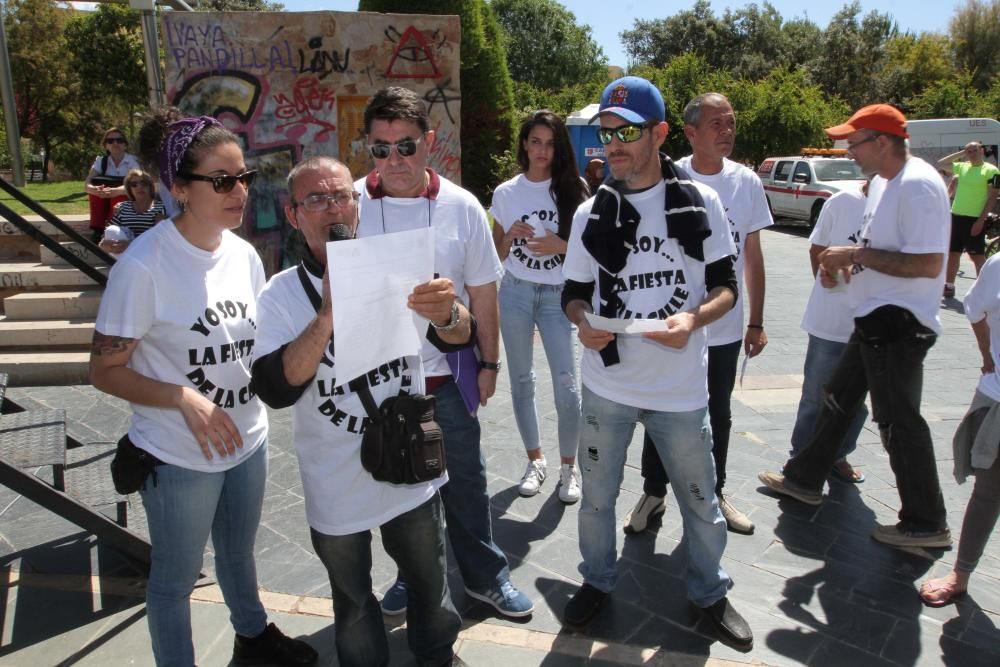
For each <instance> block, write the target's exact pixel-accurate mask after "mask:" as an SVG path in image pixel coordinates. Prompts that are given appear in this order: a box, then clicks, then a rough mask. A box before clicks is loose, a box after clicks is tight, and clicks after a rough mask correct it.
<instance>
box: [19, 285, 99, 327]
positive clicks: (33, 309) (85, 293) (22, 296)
mask: <svg viewBox="0 0 1000 667" xmlns="http://www.w3.org/2000/svg"><path fill="white" fill-rule="evenodd" d="M102 294H103V292H102V291H101V290H99V289H93V290H65V291H58V292H20V293H18V294H15V295H13V296H8V297H7V298H5V299H4V300H3V306H4V314H5V315H6V316H7V319H8V320H56V319H78V318H91V319H92V318H95V317H97V309H98V307H99V306H100V305H101V295H102Z"/></svg>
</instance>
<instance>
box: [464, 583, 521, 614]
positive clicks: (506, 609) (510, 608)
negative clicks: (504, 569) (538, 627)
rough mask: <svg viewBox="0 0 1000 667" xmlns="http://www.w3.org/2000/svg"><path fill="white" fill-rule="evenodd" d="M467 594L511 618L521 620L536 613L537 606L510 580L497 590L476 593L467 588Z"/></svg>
mask: <svg viewBox="0 0 1000 667" xmlns="http://www.w3.org/2000/svg"><path fill="white" fill-rule="evenodd" d="M465 594H466V595H468V596H469V597H470V598H475V599H476V600H479V601H481V602H485V603H487V604H491V605H493V606H494V607H495V608H496V610H497V611H498V612H500V613H501V614H503V615H504V616H509V617H511V618H521V617H523V616H530V615H531V612H533V611H535V605H534V604H533V603H532V602H531V599H530V598H528V596H527V595H525V594H524V593H522V592H521V591H519V590H517V588H515V587H514V584H512V583H510V579H508V580H507V581H505V582H503V583H502V584H500V586H498V587H497V588H491V589H490V590H487V591H483V592H476V591H474V590H472V589H471V588H468V587H466V589H465Z"/></svg>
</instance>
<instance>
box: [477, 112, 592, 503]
mask: <svg viewBox="0 0 1000 667" xmlns="http://www.w3.org/2000/svg"><path fill="white" fill-rule="evenodd" d="M517 162H518V164H519V165H520V166H521V173H520V174H518V175H517V176H515V177H514V178H512V179H511V180H509V181H507V182H506V183H503V184H501V185H500V186H498V187H497V189H496V192H494V193H493V205H492V207H491V208H490V214H491V215H492V216H493V218H494V220H495V222H494V225H493V241H494V243H495V244H496V247H497V253H499V255H500V259H502V260H503V261H504V269H505V273H504V277H503V282H502V283H501V285H500V333H501V336H502V337H503V343H504V349H505V350H506V352H507V368H508V372H509V374H510V387H511V395H512V397H513V403H514V417H515V420H516V422H517V429H518V431H519V432H520V434H521V440H522V441H523V442H524V448H525V450H526V451H527V454H528V464H527V468H526V470H525V473H524V476H523V477H522V478H521V482H520V485H519V487H518V491H519V492H520V494H521V495H522V496H526V497H527V496H533V495H535V494H536V493H538V491H539V489H540V487H541V485H542V483H543V482H544V481H545V478H546V476H547V474H548V471H547V464H546V461H545V454H544V452H543V451H542V448H541V440H540V435H539V430H538V415H537V412H536V409H535V372H534V368H533V354H534V349H533V348H534V336H535V327H536V326H537V328H538V332H539V334H540V335H541V338H542V345H543V346H544V348H545V356H546V358H547V359H548V362H549V370H550V371H551V373H552V385H553V392H554V395H555V406H556V414H557V417H558V433H559V457H560V462H561V465H560V471H559V499H560V500H562V501H563V502H565V503H575V502H576V501H578V500H579V499H580V487H579V481H578V480H577V472H576V449H577V445H578V442H579V438H580V391H579V386H578V380H577V374H576V363H575V353H574V352H575V343H574V340H575V336H574V334H573V325H572V324H570V322H569V320H567V319H566V316H565V315H564V314H563V311H562V306H561V304H560V298H561V294H562V286H563V277H562V263H563V257H564V255H565V253H566V241H567V239H568V238H569V230H570V224H571V223H572V221H573V215H574V213H576V209H577V207H578V206H579V205H580V204H581V203H583V201H584V200H585V199H587V196H588V192H587V185H586V184H585V183H584V181H583V180H582V179H581V178H580V172H579V170H578V169H577V166H576V158H575V156H574V154H573V147H572V145H571V144H570V141H569V133H568V132H567V131H566V125H565V123H563V120H562V119H561V118H560V117H559V116H557V115H556V114H554V113H552V112H551V111H548V110H545V109H543V110H541V111H536V112H535V113H533V114H531V116H529V117H528V118H527V119H525V121H524V122H523V123H522V124H521V131H520V133H519V135H518V139H517Z"/></svg>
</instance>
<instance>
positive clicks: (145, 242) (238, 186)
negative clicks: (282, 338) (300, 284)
mask: <svg viewBox="0 0 1000 667" xmlns="http://www.w3.org/2000/svg"><path fill="white" fill-rule="evenodd" d="M140 136H141V137H144V138H145V139H146V140H155V141H157V144H158V146H159V159H158V162H159V174H160V179H161V180H162V181H163V183H164V184H165V186H166V187H167V188H169V190H170V192H171V193H172V194H173V196H174V197H175V198H176V200H177V202H178V204H179V205H180V209H181V212H180V213H179V214H178V215H176V216H174V217H172V218H170V219H169V220H165V221H163V222H161V223H160V224H158V225H156V226H155V227H153V228H152V229H150V230H149V231H148V232H146V233H145V234H143V235H142V236H140V237H139V238H138V239H137V240H136V241H135V242H134V243H133V244H132V245H131V246H130V248H129V252H128V253H127V254H125V255H123V256H122V257H121V259H120V260H119V261H118V262H117V263H116V264H115V266H114V268H113V269H112V271H111V274H110V276H109V277H108V285H107V288H106V290H105V293H104V297H103V299H102V300H101V307H100V312H99V313H98V317H97V324H96V329H95V331H94V342H93V346H92V350H91V357H90V379H91V382H92V383H93V384H94V386H95V387H97V388H98V389H100V390H102V391H104V392H107V393H109V394H112V395H114V396H117V397H119V398H122V399H125V400H127V401H129V402H130V403H131V405H132V411H133V414H132V421H131V424H130V426H129V430H128V434H127V436H126V437H125V438H123V439H122V442H120V443H119V452H120V453H121V451H122V450H123V449H125V450H129V448H132V447H134V448H137V449H139V450H141V453H143V454H144V455H146V456H147V457H150V458H151V459H152V460H153V461H154V462H155V463H156V466H155V467H154V468H153V470H152V472H151V473H150V474H149V475H148V476H147V477H146V478H145V481H144V483H143V486H142V488H141V489H140V494H141V496H142V503H143V507H144V508H145V510H146V516H147V519H148V524H149V537H150V541H151V543H152V546H153V551H152V568H151V570H150V575H149V582H148V584H147V588H146V607H147V614H148V618H149V632H150V636H151V638H152V644H153V655H154V657H155V659H156V664H157V665H159V666H161V667H163V666H165V665H171V666H173V665H179V666H183V667H190V666H191V665H194V660H195V656H194V646H193V643H192V639H191V608H190V607H191V605H190V595H191V591H192V590H193V588H194V584H195V582H196V580H197V578H198V575H199V572H200V570H201V566H202V560H203V556H204V551H205V545H206V544H207V542H208V536H209V534H211V536H212V544H213V547H214V550H215V575H216V578H217V580H218V582H219V587H220V588H221V589H222V594H223V597H224V598H225V601H226V604H227V606H228V607H229V610H230V620H231V622H232V624H233V628H234V630H235V631H236V638H235V642H234V648H233V662H235V663H236V664H241V665H242V664H276V665H309V664H312V663H314V662H315V661H316V659H317V657H318V656H317V653H316V651H315V650H313V649H312V648H311V647H310V646H309V645H308V644H306V643H305V642H303V641H301V640H296V639H291V638H289V637H286V636H285V635H283V634H282V633H281V631H280V630H278V629H277V628H276V627H275V626H274V624H273V623H271V624H269V623H268V622H267V614H266V612H265V611H264V607H263V606H262V605H261V602H260V597H259V595H258V592H257V572H256V567H255V564H254V550H253V547H254V538H255V536H256V533H257V525H258V524H259V522H260V513H261V506H262V503H263V496H264V480H265V477H266V474H267V431H268V425H267V414H266V413H265V411H264V408H263V406H262V405H261V403H260V401H258V400H257V398H256V396H255V395H254V393H253V392H252V391H251V390H250V360H251V356H252V355H251V353H252V350H253V344H254V334H255V324H254V322H255V320H256V297H257V294H258V293H259V291H260V290H261V289H262V288H263V286H264V268H263V266H262V264H261V261H260V258H259V257H258V256H257V253H256V252H255V251H254V249H253V247H252V246H251V245H250V244H249V243H247V242H246V241H244V240H242V239H240V238H239V237H238V236H236V235H235V234H233V233H232V230H234V229H236V228H237V227H239V226H240V225H241V224H242V221H243V212H244V209H245V207H246V202H247V196H248V192H249V188H250V185H251V183H253V179H254V176H255V173H256V172H254V171H250V170H247V168H246V164H245V162H244V160H243V151H242V150H241V149H240V145H239V143H238V141H237V138H236V136H235V135H234V134H233V133H232V132H230V131H229V130H227V129H226V128H225V127H223V126H222V124H220V123H219V122H218V121H217V120H215V119H214V118H210V117H208V116H201V117H197V118H184V119H181V120H174V121H173V122H168V117H167V116H166V115H164V114H154V115H153V116H152V117H151V119H150V121H149V122H148V123H147V124H146V127H144V128H143V131H142V133H141V135H140Z"/></svg>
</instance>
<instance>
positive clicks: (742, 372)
mask: <svg viewBox="0 0 1000 667" xmlns="http://www.w3.org/2000/svg"><path fill="white" fill-rule="evenodd" d="M749 363H750V355H746V356H744V357H743V367H742V368H741V369H740V388H741V389H742V388H743V377H744V376H745V375H746V374H747V365H748V364H749Z"/></svg>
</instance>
